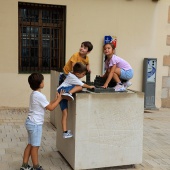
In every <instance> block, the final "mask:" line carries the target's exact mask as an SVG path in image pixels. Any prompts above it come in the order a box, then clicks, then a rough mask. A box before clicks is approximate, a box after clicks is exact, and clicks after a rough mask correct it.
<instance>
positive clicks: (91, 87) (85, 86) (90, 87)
mask: <svg viewBox="0 0 170 170" xmlns="http://www.w3.org/2000/svg"><path fill="white" fill-rule="evenodd" d="M82 87H84V88H88V89H94V88H95V86H89V85H87V84H84V85H83V86H82Z"/></svg>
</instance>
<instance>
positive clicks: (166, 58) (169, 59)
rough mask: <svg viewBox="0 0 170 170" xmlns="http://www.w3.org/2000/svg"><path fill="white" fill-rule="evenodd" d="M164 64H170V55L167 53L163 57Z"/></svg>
mask: <svg viewBox="0 0 170 170" xmlns="http://www.w3.org/2000/svg"><path fill="white" fill-rule="evenodd" d="M163 65H164V66H170V55H165V56H164V57H163Z"/></svg>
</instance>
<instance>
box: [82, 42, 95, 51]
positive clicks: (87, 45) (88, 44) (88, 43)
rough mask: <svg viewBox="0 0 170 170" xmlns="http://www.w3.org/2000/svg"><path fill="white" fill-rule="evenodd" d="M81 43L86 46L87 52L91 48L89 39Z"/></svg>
mask: <svg viewBox="0 0 170 170" xmlns="http://www.w3.org/2000/svg"><path fill="white" fill-rule="evenodd" d="M81 44H83V45H84V46H85V47H87V48H88V51H89V52H90V51H91V50H92V49H93V45H92V43H91V42H90V41H84V42H82V43H81Z"/></svg>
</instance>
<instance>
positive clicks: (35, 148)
mask: <svg viewBox="0 0 170 170" xmlns="http://www.w3.org/2000/svg"><path fill="white" fill-rule="evenodd" d="M38 149H39V146H32V147H31V159H32V163H33V167H35V166H37V165H38V164H39V162H38Z"/></svg>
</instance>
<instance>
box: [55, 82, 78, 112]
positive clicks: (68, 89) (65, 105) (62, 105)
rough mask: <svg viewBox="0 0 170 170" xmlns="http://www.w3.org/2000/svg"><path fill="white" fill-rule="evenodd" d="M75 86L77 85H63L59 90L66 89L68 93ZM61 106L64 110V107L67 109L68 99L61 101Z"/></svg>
mask: <svg viewBox="0 0 170 170" xmlns="http://www.w3.org/2000/svg"><path fill="white" fill-rule="evenodd" d="M74 87H75V85H72V86H68V87H61V88H59V89H58V92H59V93H60V91H61V90H64V91H65V92H66V93H68V92H69V91H70V90H71V89H72V88H74ZM60 108H61V110H62V111H63V110H64V109H67V108H68V100H66V99H62V100H61V101H60Z"/></svg>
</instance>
